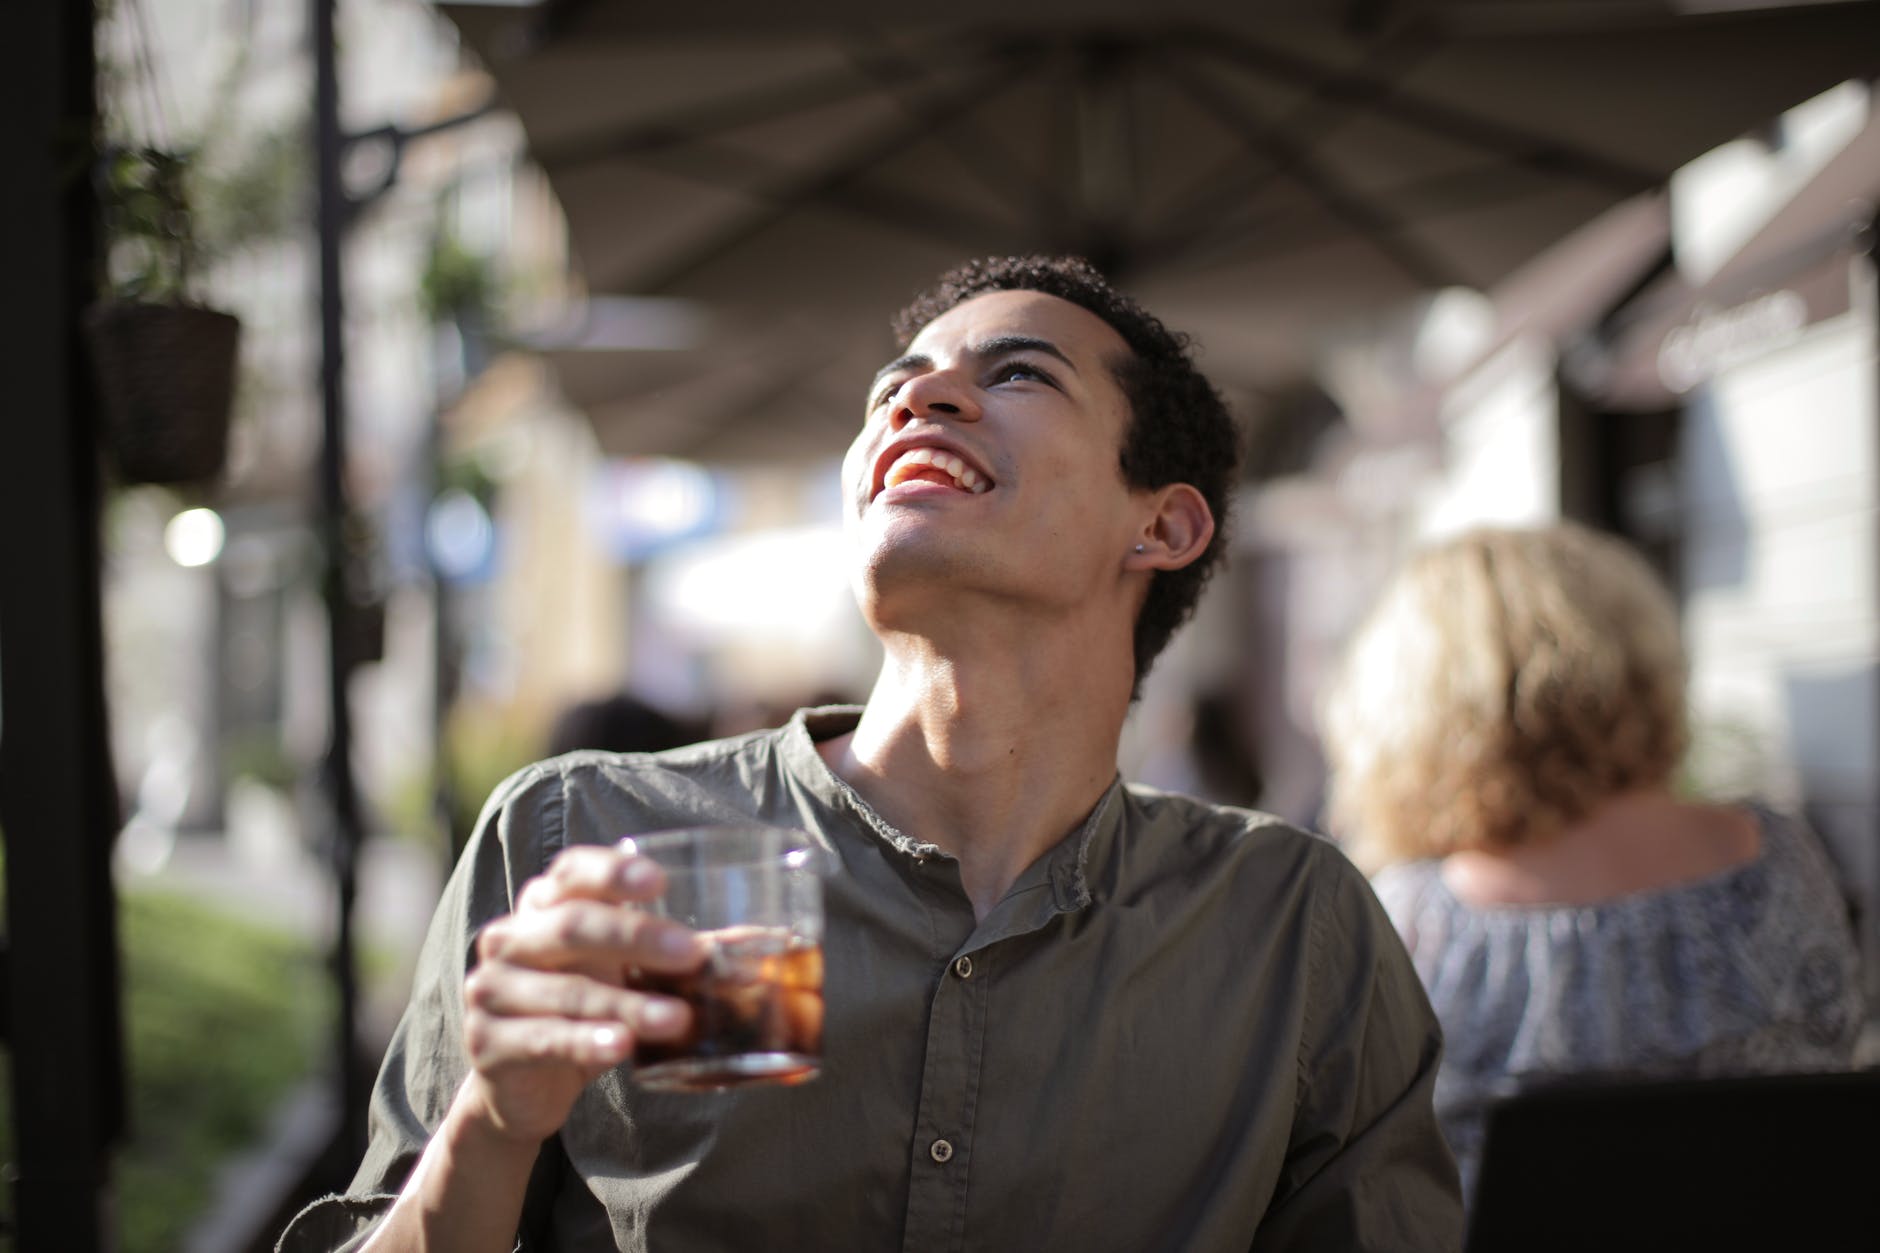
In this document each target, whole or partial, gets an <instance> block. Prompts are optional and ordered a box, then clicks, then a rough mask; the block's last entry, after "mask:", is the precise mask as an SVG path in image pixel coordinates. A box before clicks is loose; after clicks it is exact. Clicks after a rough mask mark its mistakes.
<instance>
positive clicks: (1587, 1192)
mask: <svg viewBox="0 0 1880 1253" xmlns="http://www.w3.org/2000/svg"><path fill="white" fill-rule="evenodd" d="M1877 1132H1880V1070H1861V1071H1850V1072H1843V1073H1813V1074H1786V1075H1757V1076H1747V1077H1741V1078H1727V1079H1687V1080H1661V1081H1650V1082H1623V1081H1608V1082H1599V1083H1593V1082H1578V1083H1573V1084H1570V1085H1561V1086H1557V1087H1550V1088H1542V1089H1535V1090H1532V1091H1527V1092H1522V1093H1520V1094H1518V1095H1515V1096H1511V1097H1508V1098H1507V1099H1505V1100H1503V1101H1501V1102H1499V1103H1498V1104H1496V1105H1495V1106H1494V1107H1492V1109H1491V1110H1490V1112H1489V1115H1488V1122H1487V1135H1486V1139H1485V1140H1484V1143H1483V1151H1482V1165H1481V1174H1480V1176H1479V1178H1478V1180H1477V1185H1476V1195H1475V1203H1474V1206H1473V1208H1472V1210H1471V1211H1470V1222H1469V1235H1468V1244H1467V1249H1468V1253H1549V1251H1551V1250H1574V1251H1575V1253H1582V1251H1586V1250H1596V1251H1597V1253H1625V1251H1627V1250H1635V1249H1636V1250H1651V1253H1666V1251H1668V1250H1685V1249H1692V1250H1705V1251H1707V1253H1708V1251H1713V1250H1722V1249H1746V1250H1749V1249H1753V1250H1769V1251H1770V1253H1787V1251H1788V1250H1796V1251H1797V1253H1804V1251H1805V1253H1839V1251H1840V1250H1872V1249H1880V1187H1877V1186H1876V1185H1877V1184H1880V1138H1876V1133H1877Z"/></svg>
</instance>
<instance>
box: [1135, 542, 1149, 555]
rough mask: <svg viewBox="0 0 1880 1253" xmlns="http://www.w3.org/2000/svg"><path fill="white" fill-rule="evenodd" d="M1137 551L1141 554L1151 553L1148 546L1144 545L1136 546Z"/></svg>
mask: <svg viewBox="0 0 1880 1253" xmlns="http://www.w3.org/2000/svg"><path fill="white" fill-rule="evenodd" d="M1136 551H1137V552H1139V553H1143V552H1148V551H1149V549H1148V547H1147V546H1146V545H1143V544H1138V545H1136Z"/></svg>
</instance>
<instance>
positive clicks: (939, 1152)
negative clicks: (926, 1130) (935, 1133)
mask: <svg viewBox="0 0 1880 1253" xmlns="http://www.w3.org/2000/svg"><path fill="white" fill-rule="evenodd" d="M927 1152H928V1154H929V1155H930V1156H932V1158H933V1159H934V1161H936V1162H942V1163H944V1162H950V1161H952V1160H953V1146H952V1145H951V1144H949V1143H948V1142H947V1141H945V1140H935V1141H934V1142H933V1143H932V1144H930V1145H928V1146H927Z"/></svg>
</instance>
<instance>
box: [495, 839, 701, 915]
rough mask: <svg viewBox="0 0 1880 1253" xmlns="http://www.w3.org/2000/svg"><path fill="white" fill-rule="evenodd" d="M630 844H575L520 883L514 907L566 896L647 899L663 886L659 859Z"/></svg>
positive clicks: (549, 903)
mask: <svg viewBox="0 0 1880 1253" xmlns="http://www.w3.org/2000/svg"><path fill="white" fill-rule="evenodd" d="M630 848H631V845H630V844H629V845H624V846H623V845H612V846H609V845H604V844H577V845H576V846H575V847H573V848H569V849H564V850H563V851H562V852H560V853H558V854H557V855H556V856H555V859H554V860H553V861H551V862H550V863H549V864H548V869H546V870H544V871H543V872H542V873H541V874H539V875H537V876H536V877H535V878H533V879H531V880H529V881H528V883H526V884H524V885H523V888H522V894H521V896H519V897H518V898H517V901H516V907H517V908H518V909H546V908H549V907H550V906H553V905H558V904H560V903H561V902H563V901H569V900H578V899H585V900H599V901H649V900H652V899H653V898H654V897H656V896H658V895H659V894H660V893H661V892H662V891H664V890H665V887H666V876H665V873H664V872H663V871H661V870H660V868H659V863H657V862H655V861H653V860H652V859H650V858H646V857H638V856H635V855H634V854H633V853H632V852H631V851H630Z"/></svg>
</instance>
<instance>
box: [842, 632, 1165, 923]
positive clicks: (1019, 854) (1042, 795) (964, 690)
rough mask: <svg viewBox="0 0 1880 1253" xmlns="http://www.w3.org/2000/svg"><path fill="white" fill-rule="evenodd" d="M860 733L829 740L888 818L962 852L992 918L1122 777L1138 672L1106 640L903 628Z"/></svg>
mask: <svg viewBox="0 0 1880 1253" xmlns="http://www.w3.org/2000/svg"><path fill="white" fill-rule="evenodd" d="M887 648H888V658H887V661H886V663H885V664H884V665H883V667H882V671H881V676H880V678H879V679H878V680H877V681H876V684H875V689H874V692H873V693H872V694H871V696H870V697H869V701H868V707H867V708H866V709H865V710H864V711H863V712H862V718H861V721H860V722H859V723H858V724H857V725H856V728H855V730H854V731H853V732H852V733H850V734H848V735H845V736H841V737H838V738H837V739H833V740H829V741H826V742H824V743H823V744H821V745H819V746H818V747H819V748H820V749H821V751H822V753H823V757H824V759H825V760H826V761H827V762H828V763H829V766H830V768H831V769H832V770H834V771H835V772H836V774H837V775H839V776H840V777H841V778H842V779H843V780H844V781H846V782H847V783H848V784H849V785H850V786H851V787H853V788H855V790H856V791H857V792H859V793H860V794H861V795H862V796H863V797H864V798H865V799H867V801H868V802H869V804H871V805H873V806H874V808H875V810H876V811H877V812H878V813H880V814H881V816H882V817H883V818H885V819H887V820H888V821H889V822H890V823H892V824H893V825H894V826H895V827H896V828H897V829H899V830H900V831H902V832H903V833H904V834H906V835H908V836H909V837H910V838H913V839H916V840H921V841H925V842H928V843H932V844H934V845H937V846H938V847H940V848H941V849H944V850H945V851H946V852H948V853H951V854H952V855H953V856H954V857H955V858H957V859H958V860H959V863H960V878H961V882H962V884H963V886H964V887H965V890H966V894H967V896H968V897H970V898H971V900H972V902H973V911H974V913H975V914H976V915H977V916H979V917H981V918H984V917H985V916H986V914H987V913H988V912H989V911H990V910H991V909H992V907H993V906H994V905H995V904H997V903H998V902H999V900H1000V899H1001V898H1002V897H1003V896H1004V895H1005V893H1006V892H1007V890H1009V889H1010V887H1011V886H1012V883H1013V881H1014V880H1016V879H1017V878H1018V876H1019V874H1020V873H1021V872H1022V871H1023V870H1024V869H1025V867H1027V866H1029V865H1030V864H1031V863H1032V862H1034V861H1036V860H1037V859H1038V858H1039V857H1040V856H1041V855H1042V854H1043V853H1044V852H1045V851H1046V850H1048V849H1049V848H1051V847H1052V846H1053V845H1054V844H1056V843H1057V842H1058V841H1059V840H1062V839H1063V838H1064V837H1065V836H1066V835H1069V834H1070V833H1071V832H1072V831H1074V830H1076V828H1077V826H1078V824H1079V823H1080V822H1082V821H1083V819H1084V818H1085V817H1086V816H1087V815H1088V814H1089V813H1090V811H1091V809H1092V808H1093V807H1094V806H1095V805H1096V803H1097V801H1098V800H1099V799H1100V798H1101V797H1102V795H1103V792H1104V789H1106V788H1107V787H1108V786H1109V785H1110V782H1111V780H1112V779H1114V778H1115V775H1116V750H1117V741H1118V739H1119V737H1120V736H1121V734H1122V726H1123V719H1124V717H1125V716H1126V715H1127V713H1128V711H1129V692H1130V672H1129V671H1128V669H1127V668H1126V667H1119V665H1118V664H1117V659H1116V657H1115V656H1113V655H1111V654H1113V653H1114V644H1113V642H1112V644H1111V646H1110V647H1109V648H1108V649H1106V650H1093V651H1085V650H1083V649H1068V650H1064V651H1063V653H1062V655H1058V656H1049V657H1046V656H1040V655H1039V650H1037V649H1036V648H1035V647H1034V648H1032V649H1029V650H1027V649H1024V648H1013V649H1009V650H1005V649H985V648H975V649H974V650H972V652H973V657H974V660H973V661H972V662H971V663H968V662H966V661H964V660H961V659H960V657H958V656H957V655H951V656H950V655H944V654H942V653H941V652H939V651H938V650H937V649H936V648H935V647H934V645H933V643H932V641H931V640H924V639H922V640H909V639H892V640H889V641H888V642H887Z"/></svg>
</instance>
